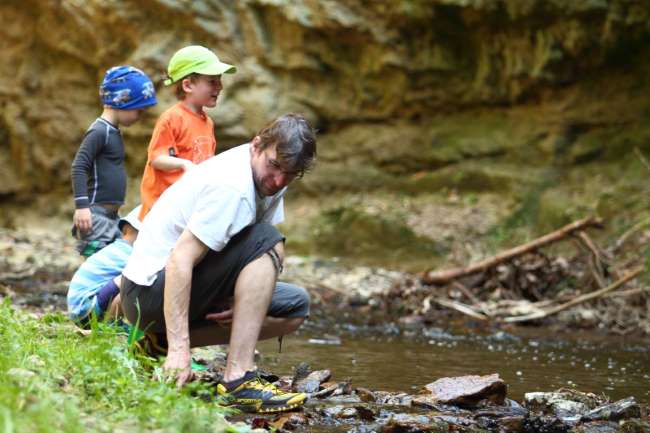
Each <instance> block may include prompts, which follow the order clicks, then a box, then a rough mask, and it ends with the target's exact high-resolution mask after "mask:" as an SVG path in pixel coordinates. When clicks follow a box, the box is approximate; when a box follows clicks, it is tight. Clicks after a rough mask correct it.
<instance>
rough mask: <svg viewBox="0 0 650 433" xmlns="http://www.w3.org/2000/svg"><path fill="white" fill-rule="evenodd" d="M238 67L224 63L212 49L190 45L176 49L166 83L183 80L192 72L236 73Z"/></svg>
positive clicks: (167, 84)
mask: <svg viewBox="0 0 650 433" xmlns="http://www.w3.org/2000/svg"><path fill="white" fill-rule="evenodd" d="M235 72H237V68H235V67H234V66H233V65H229V64H228V63H223V62H222V61H221V60H219V57H217V55H216V54H215V53H214V52H212V51H211V50H209V49H207V48H205V47H202V46H200V45H190V46H189V47H185V48H181V49H180V50H178V51H176V53H174V55H173V56H172V58H171V60H170V61H169V66H167V75H169V78H168V79H166V80H165V85H166V86H169V85H170V84H172V83H175V82H177V81H178V80H181V79H183V78H185V77H187V76H188V75H190V74H192V73H197V74H203V75H221V74H234V73H235Z"/></svg>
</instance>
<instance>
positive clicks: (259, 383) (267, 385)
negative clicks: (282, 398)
mask: <svg viewBox="0 0 650 433" xmlns="http://www.w3.org/2000/svg"><path fill="white" fill-rule="evenodd" d="M252 381H254V384H253V388H255V389H259V390H262V391H263V392H264V391H268V392H270V393H271V394H274V395H277V394H282V391H281V390H280V389H279V388H278V387H277V386H275V385H274V384H272V383H271V382H269V381H267V380H265V379H263V378H262V377H260V376H259V374H258V375H257V376H256V377H255V378H254V379H252Z"/></svg>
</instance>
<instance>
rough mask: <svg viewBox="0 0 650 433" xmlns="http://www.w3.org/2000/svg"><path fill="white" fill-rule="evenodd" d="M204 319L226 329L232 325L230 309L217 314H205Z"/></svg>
mask: <svg viewBox="0 0 650 433" xmlns="http://www.w3.org/2000/svg"><path fill="white" fill-rule="evenodd" d="M205 318H206V319H208V320H212V321H214V322H217V325H219V326H222V327H224V328H227V327H229V326H230V325H231V324H232V308H229V309H227V310H225V311H220V312H218V313H209V314H206V315H205Z"/></svg>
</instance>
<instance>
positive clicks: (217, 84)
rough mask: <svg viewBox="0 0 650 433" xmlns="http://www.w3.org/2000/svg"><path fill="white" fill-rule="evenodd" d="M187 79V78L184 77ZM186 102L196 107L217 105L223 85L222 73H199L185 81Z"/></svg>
mask: <svg viewBox="0 0 650 433" xmlns="http://www.w3.org/2000/svg"><path fill="white" fill-rule="evenodd" d="M184 80H185V79H184ZM183 89H184V90H185V93H186V96H185V102H187V103H188V104H192V105H194V106H195V107H210V108H212V107H215V106H216V105H217V98H218V97H219V93H221V89H223V86H222V85H221V75H199V76H198V77H196V78H195V79H193V80H191V79H187V81H184V82H183Z"/></svg>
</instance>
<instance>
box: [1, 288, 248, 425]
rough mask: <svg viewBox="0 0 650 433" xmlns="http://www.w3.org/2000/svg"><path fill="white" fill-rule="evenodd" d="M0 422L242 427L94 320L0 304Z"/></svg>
mask: <svg viewBox="0 0 650 433" xmlns="http://www.w3.org/2000/svg"><path fill="white" fill-rule="evenodd" d="M0 345H1V347H2V348H3V350H2V351H1V352H0V429H2V430H3V431H4V432H5V433H12V432H52V431H56V432H70V433H73V432H109V431H111V432H112V431H120V432H125V433H126V432H141V431H157V432H186V433H193V432H243V431H248V430H249V428H247V427H244V426H239V427H237V426H232V425H229V424H228V422H227V421H226V420H225V419H224V418H223V414H224V411H225V409H224V408H222V407H220V406H218V405H217V404H215V403H214V402H210V401H207V400H206V399H201V398H199V397H200V396H202V395H205V394H207V393H209V389H208V388H207V385H206V384H198V383H197V384H190V385H189V386H186V387H184V388H183V390H181V391H179V390H177V389H176V387H175V385H173V384H171V383H163V382H160V381H158V380H156V379H155V377H156V376H157V375H158V374H159V373H160V364H159V363H158V362H154V361H151V360H149V359H148V358H143V357H139V356H138V355H135V354H133V353H132V352H131V351H130V350H129V349H128V347H127V342H126V336H125V335H123V334H120V333H119V332H118V331H117V330H115V329H113V328H111V327H109V326H107V325H104V324H98V325H97V326H96V327H95V328H94V329H93V332H92V333H91V334H90V335H88V336H82V335H80V334H79V333H78V332H76V328H75V326H74V325H72V324H71V323H70V322H69V321H68V320H67V318H66V317H65V316H64V315H63V314H61V313H56V314H48V315H45V316H43V317H40V318H39V317H36V316H34V315H32V314H29V313H26V312H24V311H21V310H19V309H17V308H15V307H13V306H12V305H11V302H10V300H9V299H5V300H4V301H3V302H1V303H0Z"/></svg>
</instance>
